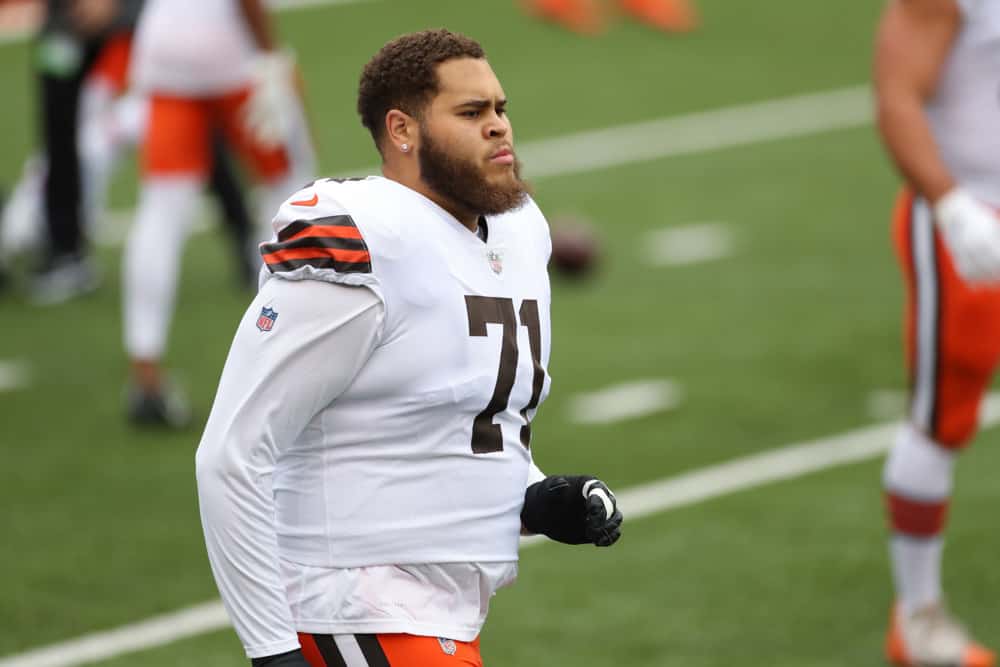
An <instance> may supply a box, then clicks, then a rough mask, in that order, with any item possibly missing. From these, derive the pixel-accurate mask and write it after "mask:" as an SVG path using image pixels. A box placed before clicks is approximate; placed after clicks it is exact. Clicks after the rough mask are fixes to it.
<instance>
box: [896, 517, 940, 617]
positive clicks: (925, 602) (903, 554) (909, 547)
mask: <svg viewBox="0 0 1000 667" xmlns="http://www.w3.org/2000/svg"><path fill="white" fill-rule="evenodd" d="M943 550H944V539H943V538H942V537H941V536H940V535H939V536H937V537H933V538H929V539H913V538H910V537H907V536H905V535H894V536H893V537H892V538H891V539H890V540H889V556H890V559H891V562H892V573H893V581H894V582H895V584H896V599H897V601H898V602H899V604H900V605H901V606H902V608H903V611H904V612H905V613H907V614H912V613H913V612H915V611H919V610H920V609H923V608H925V607H928V606H930V605H932V604H937V603H938V602H940V600H941V555H942V551H943Z"/></svg>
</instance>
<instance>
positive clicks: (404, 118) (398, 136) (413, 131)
mask: <svg viewBox="0 0 1000 667" xmlns="http://www.w3.org/2000/svg"><path fill="white" fill-rule="evenodd" d="M418 133H419V130H418V129H417V122H416V119H415V118H413V116H410V115H409V114H407V113H405V112H403V111H400V110H399V109H390V110H389V111H388V112H387V113H386V114H385V134H386V139H387V140H388V144H389V145H388V146H387V148H388V149H389V150H391V151H398V152H401V153H411V152H413V147H414V145H415V142H416V139H417V134H418Z"/></svg>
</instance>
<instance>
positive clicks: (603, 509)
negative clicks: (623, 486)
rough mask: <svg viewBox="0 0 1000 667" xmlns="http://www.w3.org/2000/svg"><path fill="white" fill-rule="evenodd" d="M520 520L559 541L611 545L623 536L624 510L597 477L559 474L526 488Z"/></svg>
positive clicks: (525, 525) (531, 529) (523, 523)
mask: <svg viewBox="0 0 1000 667" xmlns="http://www.w3.org/2000/svg"><path fill="white" fill-rule="evenodd" d="M521 524H522V525H523V526H524V527H525V528H526V529H527V530H529V531H530V532H532V533H540V534H542V535H545V536H547V537H549V538H551V539H553V540H556V541H557V542H564V543H566V544H595V545H597V546H599V547H608V546H611V545H612V544H614V543H615V542H616V541H618V538H619V537H621V525H622V513H621V512H620V511H618V503H617V502H616V501H615V496H614V494H613V493H611V490H610V489H609V488H608V487H607V485H606V484H605V483H604V482H602V481H601V480H599V479H597V478H596V477H588V476H586V475H581V476H578V477H569V476H563V475H558V476H552V477H546V478H545V479H543V480H542V481H540V482H535V483H534V484H532V485H531V486H529V487H528V489H527V490H526V491H525V492H524V508H523V509H522V510H521Z"/></svg>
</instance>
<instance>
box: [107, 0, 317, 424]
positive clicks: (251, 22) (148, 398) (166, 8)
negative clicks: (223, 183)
mask: <svg viewBox="0 0 1000 667" xmlns="http://www.w3.org/2000/svg"><path fill="white" fill-rule="evenodd" d="M261 2H262V0H147V2H146V5H145V8H144V10H143V13H142V16H141V18H140V20H139V25H138V28H137V30H136V35H135V43H134V51H133V60H132V74H133V78H134V80H135V84H136V88H137V89H138V90H139V91H140V92H141V93H142V94H144V95H145V96H147V97H148V100H149V111H148V121H147V124H146V130H145V137H144V140H143V148H142V159H141V171H142V188H141V192H140V195H139V205H138V210H137V213H136V220H135V224H134V225H133V226H132V229H131V232H130V234H129V238H128V242H127V244H126V247H125V257H124V262H123V271H122V275H123V282H124V287H123V301H124V317H123V323H124V339H125V340H124V342H125V349H126V353H127V354H128V357H129V361H130V368H131V390H130V394H129V395H130V400H129V406H128V410H129V417H130V418H131V419H132V420H133V421H134V422H136V423H139V424H149V425H155V426H161V425H163V426H182V425H183V424H184V423H185V422H186V417H187V413H186V410H185V409H182V408H180V407H177V406H178V403H179V401H177V400H176V398H177V397H176V393H175V392H171V391H170V387H169V385H168V384H167V383H165V381H164V377H163V372H162V369H161V359H162V358H163V356H164V352H165V348H166V341H167V333H168V330H169V327H170V319H171V315H172V311H173V301H174V294H175V292H176V287H177V282H178V273H179V269H180V261H181V254H182V251H183V246H184V241H185V239H186V236H187V233H188V230H189V229H190V227H191V225H192V223H193V222H194V218H195V217H196V215H197V210H198V209H197V205H198V201H199V195H200V193H201V192H202V190H203V186H204V183H205V181H206V179H207V178H208V174H209V169H210V165H211V162H212V160H211V155H212V153H211V143H212V142H211V138H212V136H213V132H217V133H219V134H221V135H222V136H223V137H224V138H225V139H226V141H227V143H228V144H229V145H230V146H231V147H232V148H233V149H234V150H235V152H236V153H237V154H239V155H240V157H242V158H243V159H244V161H245V162H246V163H247V165H248V166H249V167H250V168H251V170H250V173H251V175H252V176H253V177H255V179H256V180H257V181H258V182H259V183H261V184H262V186H263V187H262V188H261V194H262V195H263V196H262V197H261V201H260V210H261V213H260V215H259V220H260V232H259V234H257V235H255V238H254V239H253V240H254V242H259V241H263V240H265V239H266V238H267V237H268V236H269V235H270V230H269V229H268V228H267V223H268V222H269V221H270V218H271V216H272V215H273V213H274V211H275V209H277V207H278V205H279V204H280V203H281V201H282V200H283V199H284V198H285V196H286V195H287V194H288V193H289V192H290V191H292V190H293V189H295V188H297V187H299V186H301V185H302V183H305V182H307V181H308V180H309V179H310V178H312V177H313V156H312V148H311V143H310V139H309V136H308V128H307V127H306V123H305V118H304V115H303V113H302V110H301V107H300V103H299V98H298V93H297V90H296V87H295V82H294V78H295V77H294V72H293V71H292V70H293V67H292V63H291V59H290V57H289V56H287V55H286V54H284V53H282V52H280V51H279V50H278V49H277V48H276V45H275V40H274V37H273V36H272V33H271V29H270V25H269V22H268V15H267V11H266V9H265V8H264V7H263V5H262V4H261Z"/></svg>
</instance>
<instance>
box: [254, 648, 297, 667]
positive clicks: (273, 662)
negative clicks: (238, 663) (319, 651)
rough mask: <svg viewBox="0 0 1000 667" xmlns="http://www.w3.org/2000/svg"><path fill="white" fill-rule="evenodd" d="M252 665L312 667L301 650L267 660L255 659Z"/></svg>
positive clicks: (264, 666)
mask: <svg viewBox="0 0 1000 667" xmlns="http://www.w3.org/2000/svg"><path fill="white" fill-rule="evenodd" d="M250 664H251V665H253V667H312V666H311V665H310V664H309V661H308V660H306V657H305V656H304V655H302V651H301V650H299V649H295V650H294V651H289V652H288V653H281V654H279V655H269V656H267V657H265V658H254V659H253V660H251V661H250Z"/></svg>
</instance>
